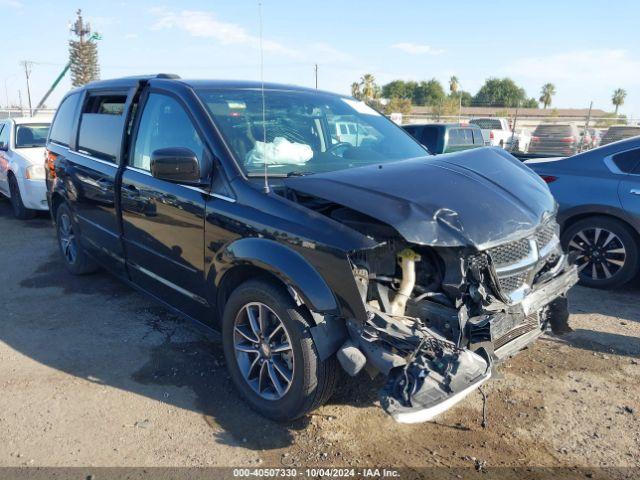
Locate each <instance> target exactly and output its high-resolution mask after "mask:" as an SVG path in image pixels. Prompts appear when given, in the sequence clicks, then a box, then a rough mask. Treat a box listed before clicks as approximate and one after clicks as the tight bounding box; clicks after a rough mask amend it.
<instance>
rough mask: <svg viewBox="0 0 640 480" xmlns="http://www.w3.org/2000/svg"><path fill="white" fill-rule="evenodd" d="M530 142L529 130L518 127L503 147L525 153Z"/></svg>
mask: <svg viewBox="0 0 640 480" xmlns="http://www.w3.org/2000/svg"><path fill="white" fill-rule="evenodd" d="M530 143H531V132H530V131H529V130H528V129H526V128H518V129H516V130H515V131H514V132H513V133H512V135H511V136H510V137H509V138H508V139H507V142H506V143H505V145H504V149H505V150H507V151H509V152H514V153H527V152H528V151H529V144H530Z"/></svg>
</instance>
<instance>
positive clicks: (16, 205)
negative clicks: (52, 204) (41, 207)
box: [9, 174, 36, 220]
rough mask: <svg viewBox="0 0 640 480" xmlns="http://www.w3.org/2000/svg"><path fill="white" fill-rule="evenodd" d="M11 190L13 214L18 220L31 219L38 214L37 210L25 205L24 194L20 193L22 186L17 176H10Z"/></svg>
mask: <svg viewBox="0 0 640 480" xmlns="http://www.w3.org/2000/svg"><path fill="white" fill-rule="evenodd" d="M9 192H10V194H11V198H10V200H11V207H12V208H13V215H14V216H15V217H16V218H17V219H18V220H29V219H30V218H33V217H35V216H36V211H35V210H32V209H30V208H27V207H25V206H24V203H23V202H22V195H20V187H19V186H18V180H17V179H16V177H15V176H13V174H12V175H10V176H9Z"/></svg>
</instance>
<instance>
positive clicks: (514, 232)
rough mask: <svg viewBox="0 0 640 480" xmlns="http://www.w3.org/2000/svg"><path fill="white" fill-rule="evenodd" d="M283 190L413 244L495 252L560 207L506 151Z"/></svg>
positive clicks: (320, 178) (442, 158) (298, 183)
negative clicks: (366, 219)
mask: <svg viewBox="0 0 640 480" xmlns="http://www.w3.org/2000/svg"><path fill="white" fill-rule="evenodd" d="M285 184H286V185H287V186H288V187H290V188H292V189H294V190H297V191H300V192H303V193H306V194H310V195H314V196H317V197H320V198H323V199H326V200H331V201H333V202H335V203H338V204H340V205H344V206H346V207H349V208H351V209H353V210H356V211H358V212H360V213H364V214H366V215H369V216H371V217H373V218H376V219H378V220H381V221H382V222H384V223H386V224H388V225H391V226H392V227H394V228H395V229H396V230H397V231H398V232H399V233H400V234H401V235H402V237H404V239H405V240H407V241H408V242H411V243H416V244H419V245H430V246H439V247H472V248H476V249H478V250H483V249H486V248H490V247H492V246H493V245H495V244H497V243H502V242H505V241H508V240H509V239H511V238H516V237H522V236H523V235H525V234H526V233H529V232H531V231H533V230H534V229H535V228H536V227H537V226H538V225H540V222H541V221H542V220H543V219H544V218H545V217H547V216H549V215H552V214H553V213H554V212H555V208H556V207H555V202H554V200H553V198H552V197H551V195H549V189H548V188H547V186H546V185H545V183H544V182H543V181H542V180H541V179H540V177H539V176H538V175H536V174H534V173H533V172H531V170H529V169H528V168H526V167H523V165H522V163H521V162H519V161H518V160H516V159H514V158H513V157H511V156H510V155H509V154H508V153H506V152H505V151H504V150H503V149H500V148H482V149H480V150H478V149H476V150H467V151H464V152H459V153H455V154H445V155H439V156H437V157H425V158H417V159H412V160H405V161H399V162H394V163H391V164H387V165H373V166H367V167H360V168H352V169H347V170H337V171H333V172H328V173H319V174H316V175H310V176H306V177H293V178H288V179H286V180H285ZM454 192H455V193H454Z"/></svg>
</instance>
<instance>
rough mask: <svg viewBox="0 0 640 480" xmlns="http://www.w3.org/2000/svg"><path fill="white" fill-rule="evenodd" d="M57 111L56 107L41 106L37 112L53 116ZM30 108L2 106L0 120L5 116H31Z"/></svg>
mask: <svg viewBox="0 0 640 480" xmlns="http://www.w3.org/2000/svg"><path fill="white" fill-rule="evenodd" d="M55 112H56V109H55V108H41V109H40V110H38V112H37V116H38V117H53V114H54V113H55ZM29 116H30V115H29V109H28V108H2V109H0V120H3V119H5V118H23V117H29Z"/></svg>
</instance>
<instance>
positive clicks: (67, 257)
mask: <svg viewBox="0 0 640 480" xmlns="http://www.w3.org/2000/svg"><path fill="white" fill-rule="evenodd" d="M56 235H57V237H58V246H59V247H60V253H61V254H62V259H63V260H64V265H65V267H66V268H67V270H68V271H69V273H72V274H73V275H86V274H88V273H93V272H95V271H96V270H97V269H98V265H97V264H96V263H95V262H94V260H93V259H92V258H91V257H89V255H87V253H86V252H85V251H84V249H83V248H82V246H81V245H80V232H79V231H78V229H77V227H76V225H75V223H74V222H73V217H72V216H71V210H69V207H68V205H67V204H66V203H63V204H62V205H60V206H59V207H58V210H57V212H56Z"/></svg>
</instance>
